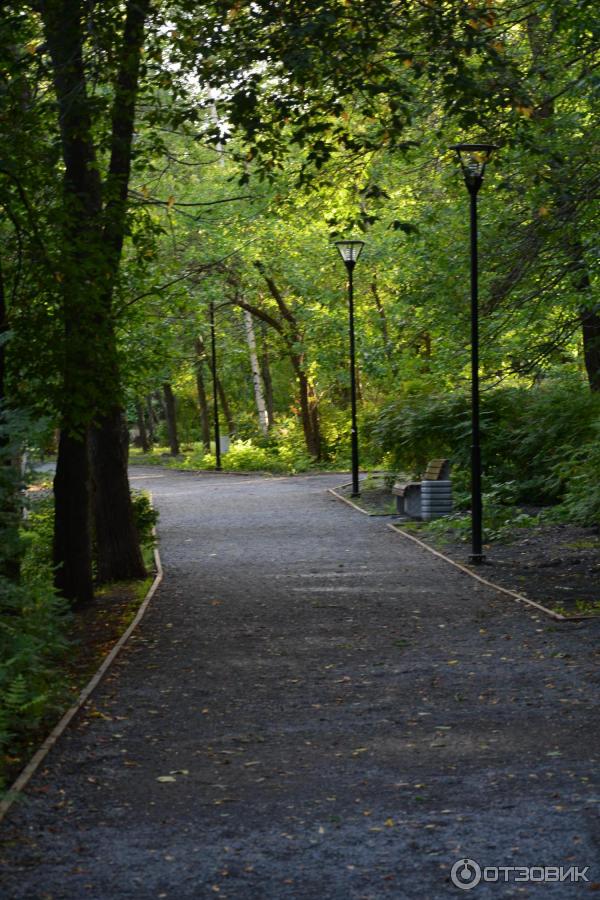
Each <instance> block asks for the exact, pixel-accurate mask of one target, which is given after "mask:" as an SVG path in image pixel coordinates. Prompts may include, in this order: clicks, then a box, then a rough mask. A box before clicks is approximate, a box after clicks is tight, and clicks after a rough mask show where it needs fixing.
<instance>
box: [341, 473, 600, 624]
mask: <svg viewBox="0 0 600 900" xmlns="http://www.w3.org/2000/svg"><path fill="white" fill-rule="evenodd" d="M344 487H348V484H340V485H339V488H344ZM327 492H328V493H329V494H333V495H334V497H337V498H338V500H341V501H342V502H343V503H346V504H347V505H348V506H351V507H352V508H353V509H356V510H358V512H360V513H362V514H363V515H365V516H373V514H372V513H369V512H367V510H366V509H362V508H361V507H360V506H357V504H356V503H353V502H352V500H349V499H348V497H344V496H343V495H342V494H338V492H337V490H335V489H334V488H327ZM387 527H388V528H390V529H391V530H392V531H393V532H394V534H399V535H400V536H401V537H404V538H407V539H408V540H410V541H413V542H414V543H415V544H418V545H419V547H422V548H423V549H424V550H427V551H428V552H429V553H432V554H433V555H434V556H437V557H439V558H440V559H443V560H444V561H445V562H447V563H450V565H451V566H454V568H455V569H458V570H459V571H460V572H463V573H464V574H465V575H470V576H471V578H474V579H475V580H476V581H479V582H480V583H481V584H484V585H485V586H486V587H489V588H491V589H492V590H494V591H497V592H498V593H499V594H504V595H505V596H507V597H510V598H511V599H512V600H514V601H515V603H523V604H525V605H526V606H532V607H534V608H535V609H537V610H538V611H539V612H542V613H544V615H546V616H549V617H550V618H551V619H554V621H555V622H583V621H590V620H592V619H596V620H597V619H598V618H599V617H598V616H586V615H580V616H563V615H562V613H558V612H555V611H554V610H552V609H548V607H547V606H543V605H542V604H541V603H536V601H535V600H530V599H529V597H524V596H523V594H518V593H517V592H516V591H511V590H509V588H504V587H501V586H500V585H499V584H495V583H494V582H493V581H488V579H487V578H482V577H481V575H477V573H476V572H473V571H472V570H471V569H469V568H468V566H463V565H462V563H458V562H456V561H455V560H454V559H451V558H450V557H449V556H446V555H445V554H444V553H440V551H439V550H434V549H433V547H430V546H429V544H426V543H425V541H421V540H419V538H417V537H415V536H414V535H413V534H409V532H408V531H404V530H403V529H402V528H400V527H398V526H397V525H395V524H393V523H392V522H388V523H387Z"/></svg>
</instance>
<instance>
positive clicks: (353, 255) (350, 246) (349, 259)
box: [335, 241, 365, 497]
mask: <svg viewBox="0 0 600 900" xmlns="http://www.w3.org/2000/svg"><path fill="white" fill-rule="evenodd" d="M335 245H336V247H337V248H338V251H339V254H340V256H341V257H342V259H343V261H344V265H345V266H346V269H347V271H348V316H349V328H350V403H351V406H352V430H351V433H350V437H351V446H352V494H351V496H352V497H360V490H359V486H358V427H357V423H356V354H355V349H354V267H355V265H356V261H357V259H358V257H359V256H360V254H361V251H362V248H363V247H364V245H365V242H364V241H336V242H335Z"/></svg>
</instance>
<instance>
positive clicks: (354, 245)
mask: <svg viewBox="0 0 600 900" xmlns="http://www.w3.org/2000/svg"><path fill="white" fill-rule="evenodd" d="M335 246H336V247H337V248H338V252H339V254H340V256H341V257H342V259H343V260H344V262H345V263H346V265H351V266H353V265H354V264H355V263H356V260H357V259H358V257H359V256H360V254H361V252H362V248H363V247H364V246H365V242H364V241H336V242H335Z"/></svg>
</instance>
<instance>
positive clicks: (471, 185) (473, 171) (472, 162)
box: [450, 144, 498, 193]
mask: <svg viewBox="0 0 600 900" xmlns="http://www.w3.org/2000/svg"><path fill="white" fill-rule="evenodd" d="M497 149H498V147H497V145H496V144H454V145H453V146H452V147H450V150H454V151H455V153H456V155H457V156H458V160H459V162H460V167H461V169H462V173H463V175H464V179H465V184H466V185H467V187H468V189H469V190H470V191H474V192H475V193H477V191H478V190H479V188H480V187H481V183H482V181H483V176H484V174H485V167H486V166H487V164H488V162H489V161H490V158H491V156H492V153H493V152H494V150H497Z"/></svg>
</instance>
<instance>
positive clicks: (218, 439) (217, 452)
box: [209, 300, 221, 472]
mask: <svg viewBox="0 0 600 900" xmlns="http://www.w3.org/2000/svg"><path fill="white" fill-rule="evenodd" d="M209 309H210V348H211V370H212V386H213V415H214V423H215V469H216V470H217V472H220V471H221V434H220V432H219V396H218V384H217V342H216V338H215V303H214V300H211V301H210V306H209Z"/></svg>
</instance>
